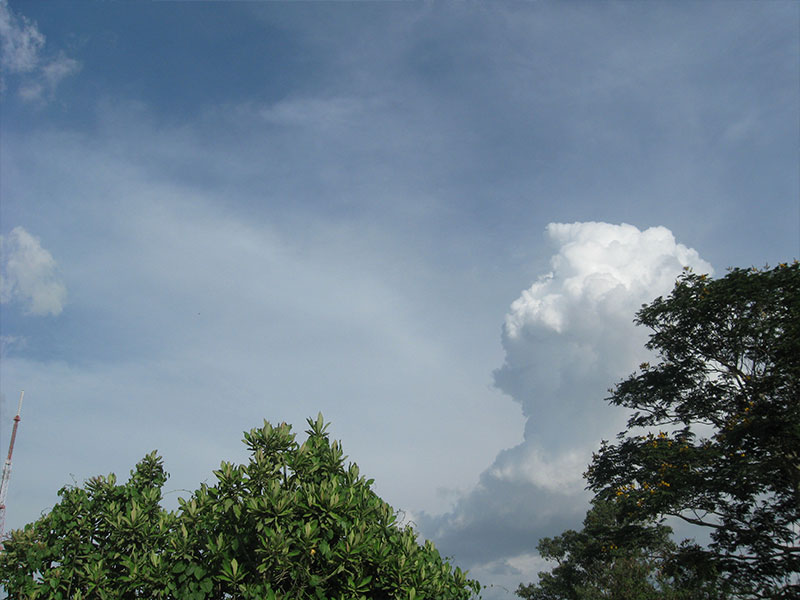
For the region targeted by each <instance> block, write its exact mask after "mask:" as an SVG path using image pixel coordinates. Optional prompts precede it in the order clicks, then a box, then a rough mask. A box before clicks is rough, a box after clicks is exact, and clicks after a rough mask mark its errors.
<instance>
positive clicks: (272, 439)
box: [0, 415, 480, 600]
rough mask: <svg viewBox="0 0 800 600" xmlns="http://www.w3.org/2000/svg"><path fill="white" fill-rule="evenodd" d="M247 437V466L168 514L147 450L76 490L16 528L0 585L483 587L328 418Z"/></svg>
mask: <svg viewBox="0 0 800 600" xmlns="http://www.w3.org/2000/svg"><path fill="white" fill-rule="evenodd" d="M308 423H309V426H310V429H309V430H308V431H307V432H306V433H307V434H308V438H307V439H306V441H305V442H303V443H302V444H300V443H298V442H297V441H296V440H295V434H293V433H292V431H291V427H290V426H289V425H286V424H281V425H279V426H277V427H273V426H272V425H270V424H269V423H267V422H266V421H265V423H264V426H263V427H261V428H256V429H253V430H251V431H250V432H248V433H245V439H244V441H245V443H246V444H247V446H248V448H249V450H250V453H251V458H250V461H249V463H248V464H246V465H233V464H230V463H224V462H223V463H222V464H221V466H220V468H219V470H217V471H215V472H214V473H215V475H216V478H217V482H216V484H215V485H213V486H208V485H205V484H203V485H201V487H200V489H198V490H197V491H195V492H194V493H193V494H192V496H191V497H190V498H189V499H182V500H181V501H180V508H179V510H177V511H174V512H169V511H165V510H164V509H163V508H161V506H160V504H159V502H160V500H161V486H162V485H163V484H164V482H165V481H166V478H167V475H166V473H165V472H164V470H163V467H162V462H161V459H160V458H158V457H157V456H156V455H155V453H152V454H149V455H148V456H146V457H145V458H144V460H142V462H141V463H139V464H138V465H137V467H136V469H135V470H134V471H132V472H131V478H130V480H129V481H128V482H127V483H125V484H123V485H117V484H116V481H115V478H114V476H113V475H110V476H109V477H107V478H104V477H97V478H94V479H92V480H90V481H89V482H88V483H87V484H86V486H85V488H78V487H66V488H63V489H62V490H61V491H60V492H59V495H60V497H61V501H60V502H59V503H58V504H57V505H56V506H55V507H53V509H52V511H51V512H50V513H48V514H47V515H45V516H43V517H42V518H41V519H40V520H38V521H36V522H35V523H32V524H29V525H27V526H26V527H25V528H24V530H21V531H15V532H13V533H12V535H11V537H10V539H9V540H7V541H6V542H5V547H4V550H3V552H2V553H1V554H0V583H2V585H3V586H4V587H5V589H6V590H8V591H9V595H10V597H12V598H20V599H23V598H24V599H34V598H50V599H54V600H56V599H63V600H84V599H86V600H88V599H95V598H96V599H106V598H108V599H112V598H113V599H127V598H163V599H170V600H171V599H180V600H203V599H215V600H216V599H222V598H234V599H242V600H246V599H256V598H258V599H266V600H280V599H287V600H288V599H292V600H294V599H301V600H305V599H315V600H322V599H331V600H339V599H351V598H370V599H376V600H377V599H387V600H388V599H400V600H414V599H421V598H427V599H431V600H433V599H444V600H449V599H452V600H462V599H463V600H466V599H468V598H470V597H472V596H474V595H475V594H476V593H477V592H478V590H479V589H480V586H479V584H478V583H477V582H475V581H472V580H469V579H467V577H466V573H464V572H462V571H461V570H460V569H459V568H457V567H456V568H453V567H451V566H450V565H449V564H448V563H447V562H446V561H445V560H443V559H442V557H441V556H440V555H439V552H438V551H437V550H436V549H435V548H434V546H433V545H432V544H431V543H430V542H426V543H425V544H424V545H423V546H420V545H419V544H418V543H417V541H416V533H415V532H414V530H413V529H412V528H411V527H410V526H401V525H400V524H399V523H398V522H397V516H396V514H395V512H394V511H393V510H392V508H391V507H390V506H389V505H388V504H386V503H385V502H383V501H382V500H381V499H380V498H379V497H378V496H377V495H375V493H374V492H372V490H371V489H370V486H371V484H372V480H367V479H365V478H364V477H362V476H361V475H360V474H359V471H358V467H357V466H356V465H355V464H350V465H349V466H348V467H345V457H344V455H343V454H342V449H341V445H340V444H339V443H338V442H331V441H330V439H329V437H328V434H327V425H325V424H324V422H323V420H322V416H321V415H320V416H319V418H318V419H316V420H311V419H309V421H308Z"/></svg>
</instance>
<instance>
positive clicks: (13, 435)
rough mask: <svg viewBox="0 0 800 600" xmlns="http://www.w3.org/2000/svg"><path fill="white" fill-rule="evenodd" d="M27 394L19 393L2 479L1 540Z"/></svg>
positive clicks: (4, 527) (0, 498) (0, 507)
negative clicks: (15, 451)
mask: <svg viewBox="0 0 800 600" xmlns="http://www.w3.org/2000/svg"><path fill="white" fill-rule="evenodd" d="M24 395H25V391H24V390H23V391H22V392H20V394H19V405H18V406H17V416H16V417H14V429H13V430H12V431H11V443H10V444H9V445H8V458H6V462H5V464H4V465H3V479H2V480H0V540H2V538H3V536H4V535H5V531H6V494H8V480H9V479H11V455H12V454H13V453H14V440H15V439H16V437H17V427H18V426H19V421H20V418H19V413H20V411H21V410H22V397H23V396H24Z"/></svg>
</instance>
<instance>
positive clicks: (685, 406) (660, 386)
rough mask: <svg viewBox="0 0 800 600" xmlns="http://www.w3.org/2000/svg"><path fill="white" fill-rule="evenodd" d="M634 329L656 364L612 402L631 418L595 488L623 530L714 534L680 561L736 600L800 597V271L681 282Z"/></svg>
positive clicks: (597, 465)
mask: <svg viewBox="0 0 800 600" xmlns="http://www.w3.org/2000/svg"><path fill="white" fill-rule="evenodd" d="M636 322H637V324H640V325H644V326H646V327H648V328H650V329H651V330H652V332H653V333H652V334H651V336H650V341H649V342H648V344H647V347H648V348H649V349H650V350H652V351H655V352H656V353H657V355H658V363H657V364H655V365H650V364H647V363H644V364H642V365H641V366H640V369H639V371H638V372H636V373H634V374H633V375H631V376H630V377H629V378H628V379H626V380H624V381H623V382H621V383H620V384H619V385H617V386H616V388H615V389H614V390H612V395H611V397H610V402H611V404H614V405H618V406H625V407H627V408H630V409H632V410H633V411H634V412H633V414H632V416H631V417H630V419H629V421H628V426H627V429H626V430H625V431H623V432H622V433H620V434H619V436H618V440H617V442H616V443H605V442H604V443H603V445H602V447H601V449H600V451H599V453H598V454H596V455H595V457H594V458H593V462H592V464H591V465H590V468H589V470H588V473H587V479H588V482H589V487H590V488H591V489H592V490H593V491H594V492H595V493H596V495H597V498H598V499H599V500H601V501H605V502H611V503H614V504H615V505H616V506H617V507H618V509H619V510H620V511H621V513H622V514H623V515H625V516H626V518H636V519H640V520H649V519H658V518H662V517H667V516H669V517H674V518H677V519H681V520H683V521H685V522H686V523H690V524H692V525H696V526H698V527H700V528H703V529H705V530H707V531H709V532H710V543H708V544H707V545H706V546H703V547H701V546H699V545H696V544H691V543H688V542H687V543H685V544H683V545H682V546H681V547H680V548H678V549H677V550H676V551H675V553H674V556H673V563H674V564H678V565H680V564H684V565H688V564H691V565H694V566H696V567H698V568H700V569H701V570H705V571H706V572H707V573H709V574H711V575H710V576H712V577H716V578H717V579H718V580H719V581H722V582H725V583H726V584H728V585H730V586H731V587H732V588H733V590H734V592H735V594H736V596H737V597H740V598H797V597H800V577H799V574H800V265H798V263H797V261H795V262H794V263H793V264H781V265H779V266H778V267H776V268H773V269H770V268H767V267H765V268H764V269H762V270H759V269H733V270H731V271H730V272H729V273H728V274H727V275H726V276H725V277H723V278H720V279H716V280H713V279H710V278H708V277H707V276H706V275H697V274H694V273H691V272H686V273H685V274H684V275H683V276H682V277H681V278H680V279H679V280H678V282H677V284H676V286H675V288H674V290H673V291H672V293H671V294H670V296H669V297H667V298H658V299H656V300H655V301H654V302H652V303H651V304H650V305H647V306H644V307H643V308H642V309H641V310H640V311H639V313H638V314H637V318H636ZM714 574H716V575H714Z"/></svg>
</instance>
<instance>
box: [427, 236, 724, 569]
mask: <svg viewBox="0 0 800 600" xmlns="http://www.w3.org/2000/svg"><path fill="white" fill-rule="evenodd" d="M546 231H547V236H548V237H549V238H550V240H551V241H552V242H553V243H554V244H555V245H557V247H558V250H557V252H556V254H555V255H554V256H553V257H552V259H551V261H550V263H551V271H550V272H549V273H547V274H544V275H542V276H541V277H540V278H539V279H538V280H537V281H536V282H535V283H534V284H533V285H531V287H529V288H528V289H526V290H524V291H523V292H522V294H521V295H520V297H519V298H518V299H517V300H515V301H514V302H513V303H512V305H511V310H510V311H509V313H508V314H507V315H506V319H505V325H504V329H503V348H504V350H505V361H504V364H503V366H502V367H501V368H500V369H498V370H497V371H495V384H496V386H497V387H498V388H499V389H500V390H502V391H503V392H505V393H506V394H508V395H509V396H511V397H512V398H513V399H514V400H515V401H516V402H519V403H520V405H521V406H522V408H523V412H524V414H525V415H526V416H527V418H528V420H527V423H526V427H525V439H524V441H523V442H522V443H521V444H519V445H517V446H515V447H513V448H509V449H507V450H504V451H502V452H500V453H499V454H498V456H497V457H496V459H495V461H494V464H492V466H491V467H489V468H488V469H487V470H486V471H485V472H484V473H483V475H482V476H481V479H480V484H479V485H478V486H477V487H476V488H475V489H474V490H472V491H471V492H470V493H468V494H466V495H465V496H463V497H462V498H460V499H459V500H458V501H457V503H456V505H455V507H454V508H453V510H452V511H451V512H450V513H448V514H446V515H442V516H439V517H431V516H429V515H424V517H423V518H421V522H422V524H423V533H425V534H428V535H431V536H432V537H434V539H437V540H439V541H440V543H441V545H442V546H443V548H444V551H445V553H446V554H453V555H455V556H456V558H457V559H463V560H465V561H472V564H475V565H478V564H483V565H484V566H485V565H488V564H494V563H495V562H497V561H500V562H499V563H497V564H500V563H503V564H505V563H504V562H503V561H506V560H507V559H509V558H511V557H514V556H519V555H520V553H523V552H526V551H527V552H530V551H532V550H533V549H534V548H535V546H536V543H537V541H538V539H539V538H540V537H542V536H546V535H555V534H557V533H559V532H560V531H562V530H563V529H565V528H566V527H574V526H577V525H578V524H579V522H580V518H581V516H582V513H583V511H584V510H585V509H586V506H587V505H586V500H587V498H588V496H587V493H586V492H585V491H584V489H583V488H584V485H585V484H584V482H583V480H582V473H583V471H584V470H585V468H586V465H587V464H588V462H589V460H590V456H591V452H592V450H593V449H595V448H596V447H597V445H598V444H599V441H600V439H601V438H602V437H610V436H612V435H614V434H615V433H616V432H617V431H618V430H619V428H620V427H621V426H622V425H623V423H624V417H625V415H624V414H623V413H621V409H613V408H611V407H609V406H608V405H607V404H606V403H605V402H603V398H604V397H605V396H606V390H607V389H608V388H609V387H610V386H611V385H613V384H614V383H615V382H616V381H618V380H619V379H621V378H622V377H624V376H625V375H627V374H628V373H630V372H631V371H632V370H633V369H635V367H636V365H637V364H638V363H639V362H641V360H642V359H643V358H644V357H645V352H646V351H645V349H644V342H645V341H646V338H647V332H646V331H644V330H641V329H640V328H636V327H635V326H634V325H633V318H634V315H635V313H636V311H637V310H638V309H639V308H640V307H641V305H642V304H644V303H647V302H650V301H651V300H653V299H654V298H655V297H657V296H659V295H663V294H666V293H668V292H669V291H670V290H671V288H672V286H673V285H674V283H675V279H676V278H677V276H678V275H679V274H680V273H681V271H682V270H683V268H684V267H687V266H688V267H691V268H692V269H694V270H695V271H698V272H704V273H710V272H711V271H712V269H711V265H709V264H708V263H707V262H705V261H704V260H702V259H701V258H700V257H699V255H698V254H697V252H696V251H694V250H692V249H691V248H687V247H686V246H684V245H682V244H678V243H677V242H676V241H675V238H674V236H673V235H672V233H671V232H670V231H669V230H668V229H666V228H664V227H652V228H650V229H646V230H644V231H641V230H639V229H637V228H636V227H634V226H632V225H626V224H622V225H612V224H608V223H591V222H590V223H571V224H564V223H551V224H550V225H548V226H547V229H546ZM489 532H495V534H491V533H489ZM487 535H488V536H489V537H487ZM492 535H494V537H497V538H498V539H494V537H492ZM498 536H499V537H498ZM487 540H493V541H487ZM469 547H472V548H481V551H480V553H478V554H476V552H475V551H474V550H472V551H470V553H469V555H467V554H466V553H465V551H464V550H463V549H464V548H469ZM493 561H494V562H493ZM508 564H510V563H508Z"/></svg>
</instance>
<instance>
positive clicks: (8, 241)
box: [0, 227, 67, 315]
mask: <svg viewBox="0 0 800 600" xmlns="http://www.w3.org/2000/svg"><path fill="white" fill-rule="evenodd" d="M0 246H2V274H0V301H2V303H3V304H5V303H7V302H12V301H18V302H21V303H23V304H24V305H25V307H26V311H27V312H28V313H29V314H34V315H48V314H50V315H58V314H60V313H61V311H62V310H63V308H64V302H65V300H66V298H67V288H66V287H65V286H64V284H63V283H62V282H61V280H60V279H59V277H58V274H57V265H56V261H55V260H54V259H53V256H52V255H51V254H50V253H49V252H48V251H47V250H45V249H44V248H42V246H41V244H40V242H39V240H38V239H36V238H35V237H34V236H32V235H31V234H30V233H28V232H27V231H25V229H23V228H22V227H15V228H14V229H13V230H12V231H11V233H10V234H9V235H8V236H7V237H0Z"/></svg>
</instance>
